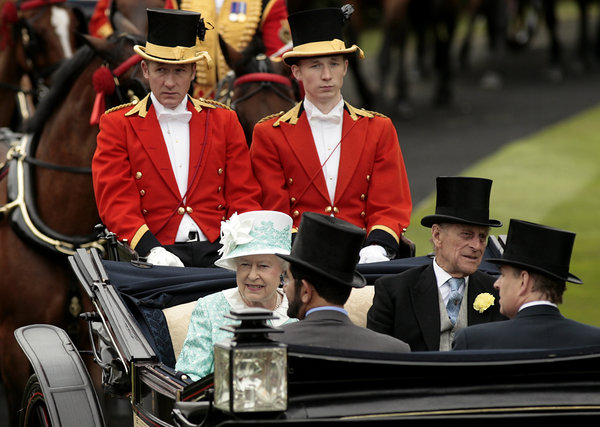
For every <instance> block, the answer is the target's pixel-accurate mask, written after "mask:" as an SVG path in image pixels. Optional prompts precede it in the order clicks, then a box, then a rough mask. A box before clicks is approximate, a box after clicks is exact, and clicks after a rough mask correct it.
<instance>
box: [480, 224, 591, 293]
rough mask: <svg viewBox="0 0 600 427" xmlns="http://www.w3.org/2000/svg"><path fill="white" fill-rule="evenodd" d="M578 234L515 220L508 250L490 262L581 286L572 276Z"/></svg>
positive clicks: (511, 228) (507, 244)
mask: <svg viewBox="0 0 600 427" xmlns="http://www.w3.org/2000/svg"><path fill="white" fill-rule="evenodd" d="M574 242H575V233H571V232H570V231H565V230H560V229H558V228H553V227H548V226H545V225H540V224H534V223H532V222H527V221H521V220H518V219H511V220H510V225H509V226H508V236H507V237H506V248H504V253H503V254H502V257H501V258H488V259H486V261H487V262H491V263H493V264H507V265H512V266H515V267H521V268H522V269H524V270H533V271H537V272H540V273H542V274H546V275H548V276H550V277H553V278H555V279H558V280H561V281H566V282H571V283H577V284H581V283H583V282H582V280H581V279H580V278H579V277H577V276H574V275H573V274H571V273H569V264H570V262H571V253H572V251H573V243H574Z"/></svg>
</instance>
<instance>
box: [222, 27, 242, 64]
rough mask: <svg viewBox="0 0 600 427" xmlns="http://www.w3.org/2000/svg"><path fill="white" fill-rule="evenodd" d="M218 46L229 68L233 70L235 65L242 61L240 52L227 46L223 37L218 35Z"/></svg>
mask: <svg viewBox="0 0 600 427" xmlns="http://www.w3.org/2000/svg"><path fill="white" fill-rule="evenodd" d="M219 46H221V52H223V57H224V58H225V62H227V65H228V66H229V68H231V69H234V68H235V65H236V64H239V63H240V62H241V61H242V58H243V55H242V53H241V52H239V51H237V50H235V48H234V47H233V46H231V45H229V44H228V43H227V42H226V41H225V40H224V39H223V37H221V35H220V34H219Z"/></svg>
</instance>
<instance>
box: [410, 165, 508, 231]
mask: <svg viewBox="0 0 600 427" xmlns="http://www.w3.org/2000/svg"><path fill="white" fill-rule="evenodd" d="M436 187H437V197H436V202H435V214H434V215H428V216H426V217H423V219H421V224H422V225H424V226H425V227H431V226H432V225H433V224H440V223H457V224H471V225H482V226H487V227H501V226H502V222H500V221H498V220H496V219H490V207H489V206H490V192H491V189H492V180H491V179H486V178H472V177H463V176H438V177H437V178H436Z"/></svg>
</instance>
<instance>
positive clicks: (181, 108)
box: [150, 93, 207, 242]
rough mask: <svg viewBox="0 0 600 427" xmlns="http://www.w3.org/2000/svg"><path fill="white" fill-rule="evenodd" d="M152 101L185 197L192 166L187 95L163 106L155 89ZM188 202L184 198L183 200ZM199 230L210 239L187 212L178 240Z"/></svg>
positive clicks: (178, 232) (189, 112) (180, 189)
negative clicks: (179, 100) (176, 103)
mask: <svg viewBox="0 0 600 427" xmlns="http://www.w3.org/2000/svg"><path fill="white" fill-rule="evenodd" d="M150 97H151V98H152V105H153V106H154V108H155V109H156V117H157V118H158V123H159V124H160V130H161V131H162V135H163V139H164V140H165V145H166V146H167V151H168V152H169V159H170V160H171V167H172V168H173V174H174V175H175V180H176V181H177V187H178V188H179V194H180V195H181V197H183V196H184V195H185V193H186V191H187V186H188V174H189V168H190V124H189V121H190V119H191V118H192V113H191V111H188V110H187V101H188V99H187V96H186V97H185V98H184V99H183V101H181V103H180V104H179V105H178V106H177V107H175V108H174V109H171V108H166V107H165V106H163V105H162V104H161V103H160V102H158V100H157V99H156V97H155V96H154V94H153V93H150ZM184 203H185V201H184ZM193 231H195V232H197V233H198V240H207V239H206V236H205V235H204V233H202V230H201V229H200V227H199V226H198V224H196V222H195V221H194V220H193V219H192V217H191V216H189V215H188V214H187V213H185V214H184V215H183V218H182V219H181V223H180V224H179V228H178V229H177V235H176V236H175V241H176V242H186V241H188V239H189V233H190V232H193Z"/></svg>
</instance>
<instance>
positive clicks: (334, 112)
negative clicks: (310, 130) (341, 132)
mask: <svg viewBox="0 0 600 427" xmlns="http://www.w3.org/2000/svg"><path fill="white" fill-rule="evenodd" d="M304 111H306V118H307V119H308V121H310V120H311V119H312V118H313V117H314V116H321V117H335V118H337V120H338V121H341V119H342V118H343V117H344V115H343V114H344V98H342V97H340V101H339V102H338V103H337V104H335V106H334V107H333V108H332V109H331V111H330V112H329V113H327V114H325V113H323V112H321V110H319V108H318V107H317V106H316V105H315V104H313V103H312V102H310V101H309V100H308V98H304Z"/></svg>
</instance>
